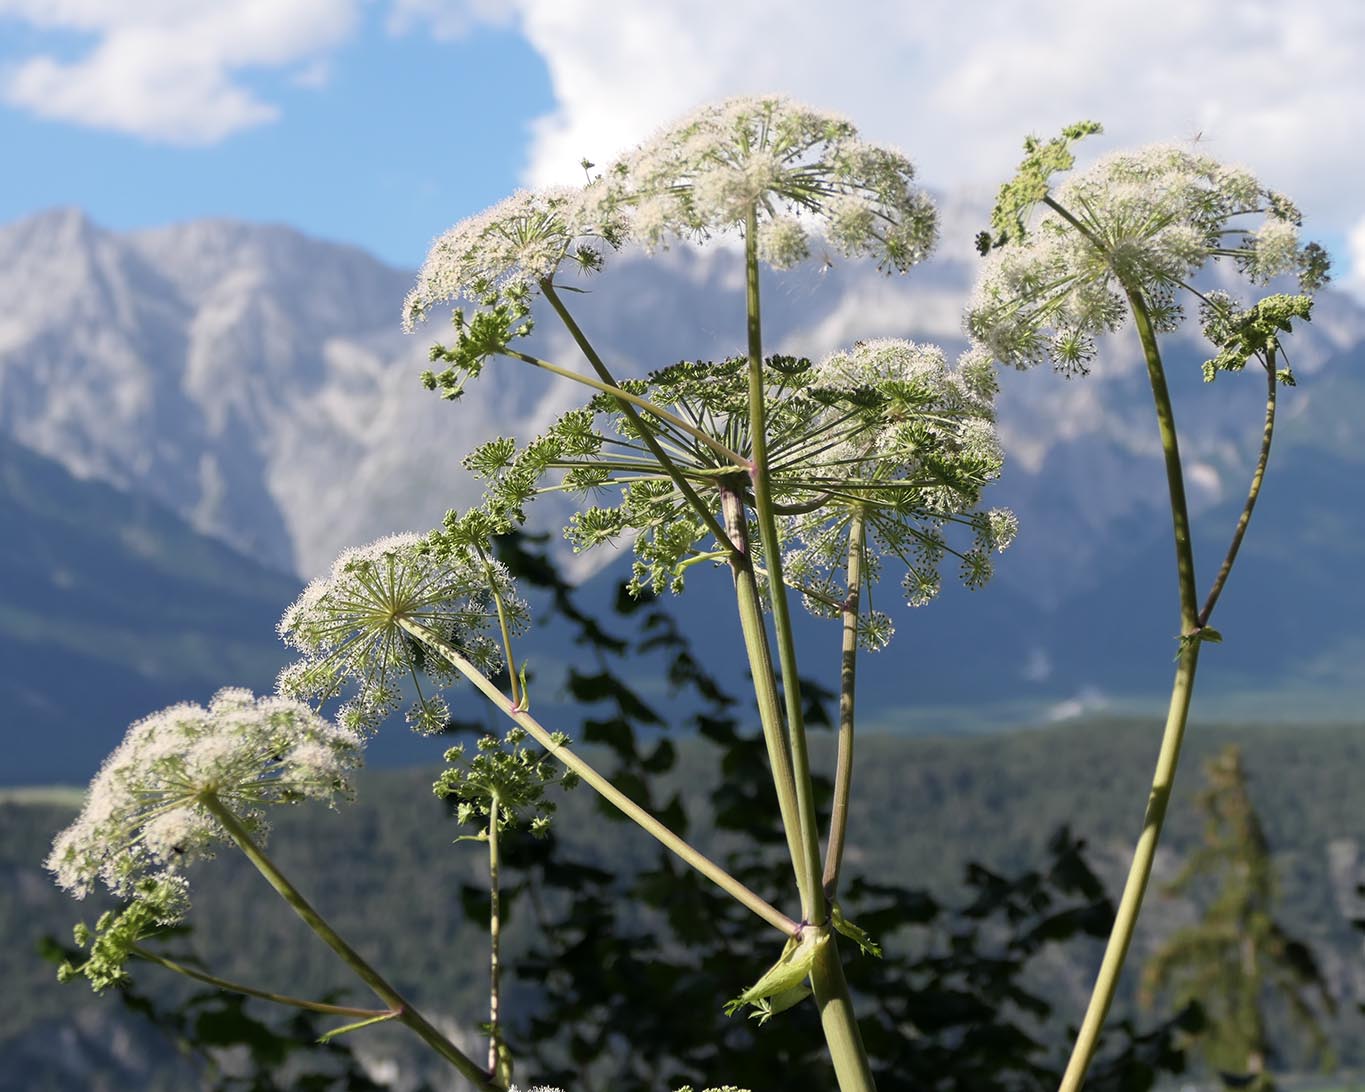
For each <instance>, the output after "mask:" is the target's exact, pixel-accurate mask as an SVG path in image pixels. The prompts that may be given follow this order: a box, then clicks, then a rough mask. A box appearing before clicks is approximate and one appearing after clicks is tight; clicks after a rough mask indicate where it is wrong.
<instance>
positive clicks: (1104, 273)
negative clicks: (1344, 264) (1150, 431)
mask: <svg viewBox="0 0 1365 1092" xmlns="http://www.w3.org/2000/svg"><path fill="white" fill-rule="evenodd" d="M1095 131H1098V126H1095V125H1093V124H1087V125H1081V126H1073V127H1072V128H1071V129H1069V130H1068V131H1067V132H1066V134H1064V136H1063V138H1061V139H1059V140H1056V141H1052V142H1050V143H1048V144H1046V145H1043V144H1040V143H1039V142H1037V141H1030V142H1029V144H1028V146H1027V147H1028V151H1029V156H1028V158H1027V159H1026V160H1025V162H1024V166H1023V168H1021V171H1020V174H1019V176H1018V177H1017V178H1016V179H1015V180H1014V182H1012V183H1010V184H1007V185H1006V186H1005V187H1003V188H1002V190H1001V198H1000V203H999V204H998V205H997V207H996V210H995V214H994V216H993V221H992V222H993V225H994V226H995V228H996V229H997V230H998V232H999V234H998V235H997V236H996V237H995V238H994V239H992V238H991V237H990V236H989V235H983V236H982V239H981V243H982V248H983V249H985V250H990V249H991V248H992V247H994V250H995V252H994V253H993V254H992V255H991V256H990V258H988V264H987V266H986V268H985V270H984V271H983V272H982V274H981V277H980V279H979V281H978V283H977V289H976V293H975V296H974V298H973V300H972V302H971V304H970V305H969V307H968V310H967V317H966V325H967V329H968V332H969V333H970V334H971V335H972V336H973V337H975V338H978V339H979V340H980V341H981V342H982V343H983V344H984V345H985V346H986V347H987V348H988V349H989V350H990V351H991V353H993V354H994V355H995V357H996V358H997V359H998V360H1000V361H1002V362H1004V363H1008V364H1013V365H1015V366H1016V367H1027V366H1030V365H1032V364H1036V363H1039V362H1042V361H1049V362H1051V363H1052V364H1053V365H1054V366H1055V367H1056V368H1057V369H1058V370H1059V371H1062V372H1064V373H1066V374H1075V373H1084V372H1085V371H1087V370H1088V368H1089V363H1090V361H1091V359H1093V357H1094V355H1095V338H1096V337H1097V336H1098V335H1099V334H1101V333H1103V332H1106V331H1113V330H1116V329H1118V327H1119V326H1121V325H1122V324H1123V322H1124V321H1125V319H1126V317H1127V314H1128V311H1129V297H1132V296H1136V297H1139V298H1141V300H1142V302H1143V306H1144V307H1145V308H1146V309H1147V310H1148V312H1149V314H1150V316H1151V319H1152V324H1153V326H1154V327H1155V328H1156V329H1157V330H1158V331H1161V330H1171V329H1174V328H1175V327H1176V326H1177V325H1179V323H1180V321H1181V319H1182V317H1183V310H1182V307H1181V304H1180V302H1179V298H1178V297H1179V294H1180V293H1182V292H1186V291H1188V292H1191V293H1193V294H1195V295H1196V296H1197V297H1198V296H1200V294H1199V293H1197V292H1195V290H1194V288H1193V287H1192V285H1191V280H1192V278H1193V277H1194V275H1195V273H1196V272H1197V271H1198V270H1199V269H1201V268H1202V267H1203V266H1204V265H1205V264H1207V263H1208V262H1210V261H1216V260H1219V259H1231V260H1232V261H1233V262H1234V263H1235V264H1236V265H1237V267H1238V269H1240V270H1241V271H1242V273H1243V274H1244V275H1245V276H1246V277H1247V279H1248V280H1250V281H1251V282H1252V283H1255V284H1264V283H1266V282H1267V281H1269V280H1271V279H1272V278H1274V277H1278V276H1282V275H1285V274H1293V275H1295V276H1297V277H1298V279H1299V282H1300V286H1301V287H1302V288H1303V289H1304V290H1305V291H1311V290H1313V289H1315V288H1317V287H1318V286H1320V285H1321V284H1322V283H1323V282H1324V281H1325V280H1326V277H1327V258H1326V254H1325V252H1324V251H1323V250H1322V248H1321V247H1319V246H1317V244H1312V243H1310V244H1308V245H1302V244H1301V243H1300V240H1299V223H1300V216H1299V212H1298V210H1297V209H1296V208H1295V207H1294V205H1293V204H1292V203H1291V202H1290V201H1289V200H1288V199H1287V198H1285V197H1283V196H1282V195H1280V194H1277V193H1274V192H1272V191H1270V190H1268V189H1266V188H1265V187H1263V186H1262V185H1261V184H1260V183H1259V182H1258V181H1257V180H1256V179H1255V178H1254V177H1253V176H1252V175H1251V174H1250V173H1248V172H1247V171H1245V170H1243V169H1241V168H1238V167H1228V166H1224V165H1223V164H1221V163H1218V162H1217V161H1216V160H1213V159H1211V158H1209V157H1207V156H1201V155H1196V154H1194V153H1192V152H1189V151H1186V150H1184V149H1182V148H1180V147H1176V146H1172V145H1153V146H1151V147H1148V148H1143V149H1140V150H1138V151H1134V152H1120V153H1116V154H1113V155H1110V156H1107V157H1105V158H1104V159H1102V160H1100V162H1098V163H1096V164H1095V166H1093V167H1091V168H1090V169H1089V170H1087V171H1085V172H1084V173H1082V174H1080V175H1078V176H1076V177H1074V178H1071V179H1069V180H1068V181H1067V182H1065V183H1064V184H1062V185H1061V186H1058V187H1056V189H1055V191H1054V190H1052V189H1051V187H1050V184H1049V175H1050V174H1051V173H1052V172H1053V171H1056V170H1064V169H1067V168H1069V167H1070V166H1071V165H1072V162H1073V159H1072V156H1071V154H1070V152H1069V150H1068V148H1067V145H1068V143H1069V141H1070V140H1071V139H1076V138H1079V137H1081V136H1084V135H1087V134H1088V133H1091V132H1095ZM1038 204H1044V205H1045V206H1046V207H1045V209H1044V211H1043V213H1042V215H1041V216H1040V217H1039V218H1038V219H1037V222H1036V223H1035V224H1033V225H1032V226H1031V227H1030V226H1026V219H1027V218H1028V216H1029V214H1030V212H1031V210H1032V209H1033V208H1034V207H1035V206H1036V205H1038ZM1200 298H1206V297H1200Z"/></svg>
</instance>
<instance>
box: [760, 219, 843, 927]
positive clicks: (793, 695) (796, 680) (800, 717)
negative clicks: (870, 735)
mask: <svg viewBox="0 0 1365 1092" xmlns="http://www.w3.org/2000/svg"><path fill="white" fill-rule="evenodd" d="M744 280H745V315H746V319H747V327H748V342H749V436H750V444H751V445H752V452H753V463H752V465H751V466H750V468H749V478H750V480H751V481H752V483H753V490H754V515H755V516H756V517H757V519H758V532H759V536H760V537H761V539H762V541H763V560H764V562H765V564H766V565H767V568H768V574H769V575H768V600H769V603H770V605H771V606H772V612H773V630H774V632H775V633H776V635H777V661H778V665H779V667H780V668H781V672H782V698H783V702H784V704H785V705H786V712H787V742H788V747H789V748H790V751H791V763H792V780H793V782H794V783H795V786H796V805H797V819H798V821H799V823H800V831H801V852H802V856H803V857H804V860H803V862H802V869H801V871H802V872H803V873H804V877H805V878H804V881H803V882H802V885H801V917H802V920H803V921H805V922H807V923H809V924H811V925H822V924H823V923H824V920H825V897H824V892H823V891H821V889H820V886H819V880H818V877H819V876H820V833H819V826H818V824H817V822H816V817H815V792H814V789H813V787H812V785H811V777H810V757H809V755H808V753H807V749H806V726H805V713H804V710H803V709H802V707H801V679H800V675H799V672H798V670H797V665H796V642H795V639H794V637H793V634H792V621H791V613H790V610H789V608H788V604H787V585H786V583H785V582H784V581H783V578H782V543H781V540H780V539H779V538H778V534H777V517H776V515H775V513H774V512H773V499H772V491H771V488H770V483H769V479H768V435H767V431H768V425H767V405H766V402H765V398H764V393H765V392H764V389H763V322H762V315H761V311H760V306H759V291H758V216H757V213H756V211H755V209H754V208H753V206H752V205H751V206H750V208H749V213H748V219H747V221H746V223H745V228H744Z"/></svg>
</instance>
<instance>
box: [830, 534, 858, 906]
mask: <svg viewBox="0 0 1365 1092" xmlns="http://www.w3.org/2000/svg"><path fill="white" fill-rule="evenodd" d="M864 529H865V523H864V516H863V512H862V509H858V510H857V511H855V512H854V514H853V519H852V520H851V521H850V523H849V529H848V598H847V599H845V600H844V602H843V604H842V606H841V610H842V614H843V640H842V644H841V647H840V650H839V653H840V655H839V744H838V758H837V760H836V761H835V765H834V803H833V805H832V807H831V810H830V817H829V842H828V843H827V844H826V846H825V875H824V889H825V898H827V899H833V898H834V897H835V895H836V894H837V893H838V890H839V869H840V868H841V867H842V865H843V860H844V842H845V841H846V840H847V837H848V800H849V794H850V792H851V791H852V787H853V719H854V698H855V697H856V693H855V691H856V684H857V681H858V606H859V596H860V593H861V591H862V583H863V548H864V546H863V534H864Z"/></svg>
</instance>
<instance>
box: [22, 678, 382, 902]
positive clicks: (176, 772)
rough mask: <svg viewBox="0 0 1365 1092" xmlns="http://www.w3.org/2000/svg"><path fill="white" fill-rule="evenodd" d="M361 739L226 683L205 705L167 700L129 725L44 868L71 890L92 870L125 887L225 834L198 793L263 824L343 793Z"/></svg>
mask: <svg viewBox="0 0 1365 1092" xmlns="http://www.w3.org/2000/svg"><path fill="white" fill-rule="evenodd" d="M361 746H362V741H361V738H360V737H359V736H358V735H356V734H355V733H354V732H351V731H348V730H346V729H344V728H341V727H338V726H337V725H335V724H332V723H330V722H328V721H326V720H324V719H323V718H321V717H319V716H318V715H317V714H316V713H314V712H313V710H311V709H310V708H309V707H308V706H306V705H304V704H302V703H301V702H297V701H292V700H290V699H288V698H280V697H268V698H256V697H253V696H252V694H251V693H250V692H249V691H247V690H241V689H227V690H221V691H219V692H218V694H216V695H215V696H214V698H213V700H212V701H211V702H210V703H209V706H208V708H207V709H205V708H203V707H202V706H199V705H194V704H192V703H188V702H186V703H184V704H181V705H173V706H171V707H170V708H169V709H164V710H162V711H161V712H159V713H154V714H152V715H151V716H149V717H146V718H144V719H142V720H140V721H138V722H136V723H135V724H133V725H132V726H131V727H130V728H129V729H128V733H127V735H125V736H124V739H123V742H122V743H121V744H120V745H119V746H118V748H117V749H116V750H115V751H114V753H113V754H111V755H110V756H109V757H108V759H106V760H105V763H104V765H103V767H101V769H100V771H99V773H98V774H96V775H95V779H94V780H93V781H92V782H91V783H90V789H89V791H88V792H87V794H86V798H85V806H84V808H83V809H82V810H81V813H80V815H79V816H78V817H77V819H76V821H75V822H74V823H73V824H72V825H71V826H69V827H68V828H67V829H66V830H64V831H63V832H62V833H61V834H60V835H58V836H57V840H56V842H55V843H54V845H53V848H52V853H51V855H50V856H49V857H48V859H47V867H48V868H49V869H51V870H52V871H53V872H55V873H56V876H57V883H58V884H59V885H60V886H62V887H64V888H66V889H67V890H68V891H70V892H72V893H73V894H74V895H76V896H77V897H78V898H80V897H84V896H85V895H86V894H87V893H88V892H89V891H90V889H91V888H92V887H93V886H94V884H95V881H96V880H102V881H103V882H104V883H105V884H106V885H107V886H108V887H109V889H110V890H111V891H113V892H114V893H115V894H117V895H123V896H127V895H130V894H132V893H134V890H135V889H136V888H137V886H138V884H139V881H142V880H144V879H147V878H149V877H155V876H158V875H160V874H165V873H170V872H175V871H177V870H178V869H179V868H180V867H181V866H182V865H184V864H186V863H187V862H189V861H191V860H193V859H195V858H196V857H204V856H211V855H212V846H213V843H215V842H217V841H220V840H225V839H226V834H225V833H224V832H223V831H222V829H221V827H220V826H219V824H218V821H217V820H216V819H215V818H214V817H213V816H212V815H211V814H210V813H209V812H208V811H207V810H206V809H205V808H204V806H203V804H202V801H203V799H204V798H205V797H206V796H209V795H212V796H213V797H215V798H216V799H217V800H218V801H219V802H220V803H221V804H222V805H223V806H224V807H226V808H228V809H229V810H230V811H232V812H233V813H234V814H235V815H236V816H237V817H238V818H239V819H240V820H241V821H242V822H243V823H244V824H246V825H247V826H248V828H250V829H252V830H255V831H259V832H263V831H264V829H265V820H264V808H265V807H266V806H267V805H273V804H293V803H297V802H299V801H302V800H325V801H328V802H335V801H336V800H337V799H339V798H343V797H348V796H349V795H350V792H351V787H350V780H349V778H350V774H351V771H353V770H354V769H355V768H356V767H358V766H359V765H360V762H361Z"/></svg>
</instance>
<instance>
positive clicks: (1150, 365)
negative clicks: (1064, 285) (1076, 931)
mask: <svg viewBox="0 0 1365 1092" xmlns="http://www.w3.org/2000/svg"><path fill="white" fill-rule="evenodd" d="M1128 303H1129V306H1130V307H1131V309H1132V312H1133V320H1134V322H1135V324H1136V325H1137V331H1138V337H1139V338H1140V339H1141V341H1142V351H1143V355H1144V357H1145V358H1146V361H1147V376H1148V379H1149V380H1150V382H1151V387H1152V397H1153V400H1154V402H1155V405H1156V418H1157V427H1158V430H1159V431H1160V433H1161V450H1162V453H1163V455H1164V456H1165V463H1166V483H1167V487H1168V490H1169V493H1170V500H1171V524H1172V530H1173V534H1174V538H1175V556H1176V572H1177V575H1178V578H1179V587H1180V632H1181V646H1180V654H1179V658H1178V661H1177V665H1176V672H1175V681H1174V683H1173V684H1172V686H1171V701H1170V706H1169V708H1168V710H1167V713H1166V726H1165V729H1164V731H1163V732H1162V736H1161V749H1160V751H1159V752H1158V755H1157V762H1156V770H1155V772H1154V773H1153V775H1152V790H1151V794H1150V795H1149V796H1148V798H1147V812H1146V814H1145V816H1144V817H1143V821H1142V833H1141V834H1140V835H1139V836H1138V841H1137V846H1136V847H1135V848H1134V850H1133V860H1132V864H1131V865H1130V866H1129V868H1128V878H1127V879H1126V880H1125V882H1124V885H1123V894H1122V896H1121V897H1120V899H1119V906H1118V913H1117V915H1116V916H1115V918H1114V927H1113V929H1112V931H1111V932H1110V934H1109V941H1108V943H1107V944H1106V945H1105V949H1104V958H1103V960H1102V961H1101V963H1100V970H1099V974H1098V975H1097V976H1096V978H1095V986H1094V989H1093V990H1092V991H1091V994H1090V1002H1089V1004H1088V1005H1087V1007H1086V1011H1085V1017H1084V1019H1083V1020H1082V1022H1081V1030H1080V1032H1079V1034H1078V1035H1077V1036H1076V1042H1075V1045H1074V1046H1073V1047H1072V1051H1071V1059H1070V1061H1068V1063H1067V1067H1066V1072H1065V1073H1064V1074H1063V1076H1062V1083H1061V1085H1060V1090H1059V1092H1077V1090H1078V1089H1079V1088H1080V1087H1081V1082H1082V1081H1083V1080H1084V1079H1085V1071H1086V1069H1087V1068H1088V1067H1089V1065H1090V1061H1091V1059H1092V1058H1093V1057H1094V1055H1095V1048H1096V1046H1097V1045H1098V1043H1099V1036H1100V1029H1101V1028H1102V1027H1103V1026H1104V1020H1105V1017H1106V1016H1107V1015H1108V1013H1109V1006H1110V1005H1111V1004H1112V1003H1113V1000H1114V993H1115V991H1116V990H1117V989H1118V982H1119V974H1120V972H1121V971H1122V970H1123V963H1124V960H1125V958H1126V957H1127V955H1128V946H1129V945H1130V944H1131V943H1132V940H1133V930H1134V928H1135V927H1136V925H1137V919H1138V913H1139V911H1141V909H1142V900H1143V896H1144V895H1145V894H1146V893H1147V883H1148V881H1149V880H1150V879H1151V875H1152V861H1153V859H1154V858H1155V856H1156V847H1157V842H1158V841H1159V840H1160V838H1161V828H1162V825H1163V824H1164V823H1165V821H1166V809H1167V806H1168V805H1169V803H1170V799H1171V788H1172V786H1173V784H1174V782H1175V772H1176V768H1177V766H1178V765H1179V763H1180V747H1181V744H1182V742H1183V741H1184V738H1185V725H1186V722H1187V720H1188V718H1189V711H1190V698H1191V696H1192V695H1193V692H1194V676H1195V670H1196V668H1197V667H1198V663H1199V646H1200V643H1201V642H1200V641H1199V639H1198V632H1199V616H1198V609H1199V608H1198V602H1197V600H1196V598H1195V594H1196V593H1195V582H1194V551H1193V547H1192V545H1191V542H1190V517H1189V511H1188V509H1187V507H1186V504H1185V478H1184V474H1183V472H1182V470H1181V465H1180V445H1179V442H1178V440H1177V437H1176V429H1175V413H1174V410H1173V409H1172V407H1171V396H1170V392H1169V391H1168V390H1167V387H1166V374H1165V369H1164V367H1163V365H1162V362H1161V350H1160V348H1159V347H1158V346H1157V342H1156V332H1155V331H1154V330H1153V328H1152V323H1151V317H1150V314H1149V312H1148V310H1147V304H1146V301H1145V300H1144V299H1143V298H1142V296H1141V295H1140V294H1139V293H1138V292H1136V291H1132V290H1130V291H1129V293H1128Z"/></svg>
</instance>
